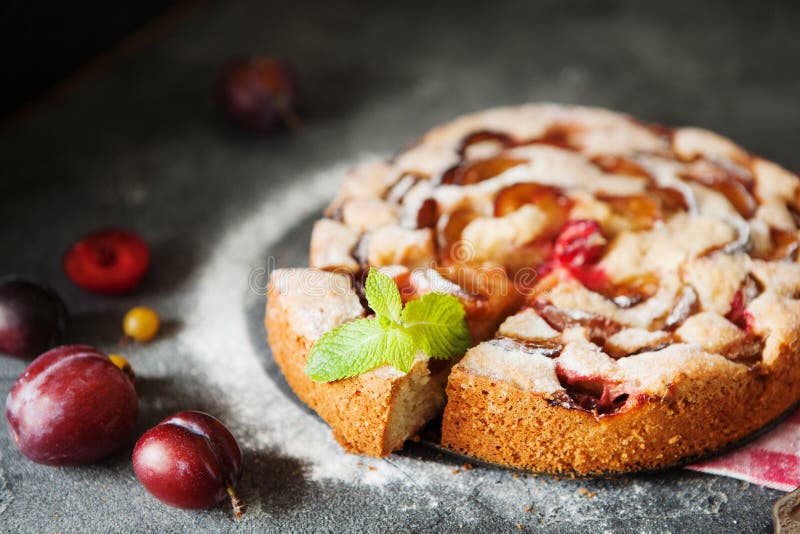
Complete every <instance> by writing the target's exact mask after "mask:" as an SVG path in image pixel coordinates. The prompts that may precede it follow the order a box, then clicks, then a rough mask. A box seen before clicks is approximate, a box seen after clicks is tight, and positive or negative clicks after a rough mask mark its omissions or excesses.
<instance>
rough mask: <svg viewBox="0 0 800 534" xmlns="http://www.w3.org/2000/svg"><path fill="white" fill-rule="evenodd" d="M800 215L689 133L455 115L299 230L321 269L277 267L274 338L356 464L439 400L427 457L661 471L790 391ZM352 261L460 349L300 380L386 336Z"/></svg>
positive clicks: (367, 170) (766, 172) (281, 360)
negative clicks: (318, 355) (347, 329)
mask: <svg viewBox="0 0 800 534" xmlns="http://www.w3.org/2000/svg"><path fill="white" fill-rule="evenodd" d="M798 209H800V179H798V177H797V176H796V175H794V174H792V173H790V172H788V171H786V170H785V169H783V168H781V167H779V166H778V165H775V164H773V163H770V162H767V161H765V160H763V159H761V158H759V157H757V156H754V155H752V154H749V153H748V152H746V151H745V150H743V149H742V148H740V147H738V146H737V145H736V144H735V143H733V142H732V141H730V140H728V139H725V138H723V137H721V136H718V135H716V134H713V133H711V132H708V131H705V130H701V129H697V128H677V129H669V128H666V127H663V126H659V125H655V126H654V125H647V124H643V123H640V122H638V121H636V120H634V119H631V118H630V117H627V116H624V115H620V114H616V113H612V112H609V111H605V110H600V109H591V108H579V107H565V106H556V105H529V106H522V107H518V108H501V109H496V110H489V111H485V112H482V113H477V114H474V115H469V116H466V117H462V118H460V119H457V120H455V121H453V122H452V123H449V124H446V125H444V126H441V127H438V128H436V129H434V130H432V131H431V132H429V133H428V134H426V135H425V136H424V137H423V138H422V139H421V140H420V141H419V142H418V143H416V144H414V145H413V146H411V147H410V148H408V149H407V150H405V151H404V152H402V153H400V154H398V155H397V156H396V157H394V158H393V159H392V160H391V161H389V162H380V163H375V162H370V163H368V164H364V165H363V166H361V167H359V168H357V169H355V170H354V171H353V172H351V174H350V175H348V177H347V179H346V180H345V183H344V184H343V186H342V188H341V190H340V192H339V194H338V196H337V197H336V199H335V200H334V201H333V203H332V204H331V206H330V207H329V208H328V210H327V211H326V214H327V217H326V218H324V219H322V220H321V221H319V222H318V223H317V225H316V226H315V228H314V232H313V234H312V241H311V252H310V263H311V266H312V267H314V268H317V269H321V270H322V272H318V271H317V272H312V271H308V270H303V269H296V270H279V271H276V273H275V274H274V275H273V279H272V282H271V286H270V295H269V300H268V307H267V319H266V324H267V328H268V331H269V337H270V343H271V345H272V348H273V354H274V356H275V359H276V361H277V362H278V364H279V365H280V366H281V368H282V369H283V371H284V373H285V374H286V376H287V379H288V380H289V383H290V385H291V386H292V387H293V388H294V390H295V391H296V392H297V394H298V395H299V396H300V397H301V398H302V399H303V400H304V401H306V402H307V403H308V404H309V405H310V406H312V407H313V408H314V409H315V410H317V412H318V413H320V415H322V417H323V418H324V419H325V420H326V421H328V422H329V423H330V424H331V426H332V427H333V429H334V435H335V437H336V438H337V439H338V440H339V442H340V443H342V444H343V446H344V447H345V448H346V449H347V450H350V451H355V452H360V453H365V454H373V455H384V454H388V453H389V452H391V451H392V450H396V449H397V448H399V447H401V446H402V443H403V441H404V440H405V439H407V438H408V437H410V436H411V435H413V434H414V433H415V432H417V431H418V430H419V429H420V428H421V427H422V426H423V425H424V424H425V423H426V421H428V420H430V419H431V418H433V417H435V416H436V415H438V414H439V413H441V411H442V410H443V422H442V444H443V445H445V446H446V447H449V448H451V449H453V450H456V451H458V452H460V453H464V454H467V455H472V456H475V457H478V458H481V459H484V460H487V461H490V462H494V463H499V464H503V465H511V466H515V467H521V468H527V469H534V470H541V471H555V472H572V473H581V474H585V473H606V472H624V471H635V470H640V469H654V468H659V467H665V466H669V465H674V464H677V463H680V462H684V461H687V460H688V459H690V458H693V457H695V456H698V455H703V454H708V453H711V452H714V451H716V450H719V449H720V448H722V447H725V446H726V445H729V444H731V443H733V442H735V441H737V440H739V439H741V438H744V437H745V436H747V435H748V434H750V433H752V432H754V431H756V430H758V429H759V428H761V427H763V426H764V425H765V424H767V423H768V422H770V421H772V420H774V419H775V418H776V417H778V416H779V415H780V414H781V413H783V412H784V411H786V410H788V409H789V408H790V407H791V406H793V405H794V404H795V403H796V402H798V400H800V361H798V360H800V355H799V354H798V350H797V347H798V346H800V338H799V336H800V334H798V332H800V300H798V296H800V265H798V263H797V259H798V257H797V256H798V244H799V243H800V233H799V228H800V226H799V225H800V216H798V213H800V211H798ZM369 269H380V271H381V272H382V273H383V274H385V275H387V277H388V278H389V279H391V280H392V281H393V283H394V284H396V286H397V291H398V293H399V295H400V296H399V297H398V304H397V305H398V306H403V305H404V306H411V307H413V306H414V305H413V303H414V302H417V301H420V302H421V300H422V299H425V298H426V297H427V296H431V295H438V297H435V298H440V297H445V296H451V297H455V299H456V300H457V302H458V303H459V304H460V307H461V309H462V310H463V314H464V320H465V321H466V325H467V327H468V330H469V333H470V337H471V339H472V341H471V345H472V346H471V348H469V350H467V351H466V354H465V355H464V356H463V357H461V355H460V354H455V353H454V352H451V353H450V356H453V359H450V360H444V361H443V362H440V363H437V364H436V365H432V364H430V358H431V356H430V354H427V353H425V351H424V350H420V351H419V352H417V353H415V355H414V357H413V361H411V360H406V361H405V363H404V364H401V363H399V362H398V363H397V365H395V364H394V363H392V358H394V357H395V355H393V354H386V355H385V357H381V358H378V359H377V360H375V361H374V362H372V363H374V365H372V366H370V367H369V369H368V370H366V371H365V372H363V373H360V374H356V375H352V377H351V378H347V379H344V380H332V381H329V382H324V383H320V382H315V381H313V380H311V379H310V378H309V377H308V376H307V375H306V374H305V369H306V365H307V359H308V354H309V352H313V350H315V349H313V348H312V347H315V346H317V345H316V344H317V343H318V340H319V339H320V338H323V337H324V336H325V335H326V334H327V333H328V332H330V331H333V330H335V329H337V328H341V327H342V325H348V324H352V323H357V324H362V323H359V321H364V320H367V321H369V320H371V319H372V318H373V314H376V317H378V320H379V321H383V323H382V324H383V327H385V328H389V327H391V325H392V324H393V323H392V321H388V322H387V320H384V319H380V316H381V312H380V311H379V310H376V309H374V307H373V306H372V304H371V303H370V302H369V299H368V298H366V297H367V295H366V294H365V292H364V291H359V288H360V285H359V283H358V280H359V279H361V278H360V277H363V273H366V272H368V270H369ZM312 280H313V281H312ZM354 280H355V281H356V283H354V282H353V281H354ZM331 284H332V285H333V286H338V287H340V289H342V290H340V291H333V290H331V289H330V288H329V286H330V285H331ZM310 289H313V290H314V291H313V293H314V294H315V295H316V296H315V297H314V298H310V297H309V295H308V294H307V293H308V292H309V290H310ZM359 293H360V297H361V298H359ZM398 313H401V312H399V311H398ZM398 321H399V322H397V323H396V324H398V325H400V328H406V327H407V324H406V323H404V322H403V321H402V320H398ZM353 328H354V327H353ZM397 335H398V336H399V335H400V334H397ZM423 345H424V344H423ZM423 345H420V346H423ZM409 346H411V345H409ZM342 350H343V351H344V350H345V349H344V348H343V349H342ZM387 350H389V352H391V350H393V349H387ZM404 350H405V349H404ZM387 362H388V365H381V364H383V363H387ZM376 366H377V367H376ZM398 366H399V367H398ZM398 369H400V370H398ZM348 376H350V375H348ZM445 386H446V388H447V389H446V395H445V391H444V388H445Z"/></svg>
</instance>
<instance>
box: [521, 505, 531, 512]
mask: <svg viewBox="0 0 800 534" xmlns="http://www.w3.org/2000/svg"><path fill="white" fill-rule="evenodd" d="M522 510H523V511H525V512H530V511H531V507H530V506H523V507H522Z"/></svg>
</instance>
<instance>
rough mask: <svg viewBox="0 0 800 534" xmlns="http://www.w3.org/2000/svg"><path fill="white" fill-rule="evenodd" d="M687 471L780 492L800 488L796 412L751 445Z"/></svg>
mask: <svg viewBox="0 0 800 534" xmlns="http://www.w3.org/2000/svg"><path fill="white" fill-rule="evenodd" d="M687 469H691V470H692V471H701V472H703V473H712V474H715V475H723V476H728V477H733V478H738V479H740V480H746V481H748V482H752V483H754V484H759V485H761V486H767V487H769V488H775V489H779V490H783V491H792V490H794V489H796V488H797V487H798V486H800V409H798V410H796V411H795V412H794V413H793V414H792V415H790V416H789V417H787V418H786V419H785V420H784V421H783V422H781V423H780V424H779V425H778V426H777V427H776V428H775V429H773V430H771V431H770V432H768V433H767V434H764V435H763V436H761V437H760V438H758V439H757V440H755V441H753V442H752V443H748V444H747V445H745V446H743V447H741V448H739V449H736V450H734V451H732V452H729V453H727V454H724V455H722V456H719V457H717V458H712V459H710V460H708V461H705V462H700V463H697V464H693V465H690V466H687Z"/></svg>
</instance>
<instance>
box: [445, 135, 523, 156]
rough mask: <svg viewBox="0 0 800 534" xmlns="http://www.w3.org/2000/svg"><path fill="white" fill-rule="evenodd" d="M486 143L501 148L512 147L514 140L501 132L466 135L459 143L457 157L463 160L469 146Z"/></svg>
mask: <svg viewBox="0 0 800 534" xmlns="http://www.w3.org/2000/svg"><path fill="white" fill-rule="evenodd" d="M487 141H493V142H496V143H498V144H499V145H501V146H503V147H510V146H513V145H514V140H513V139H512V138H511V136H510V135H508V134H505V133H502V132H493V131H491V130H479V131H477V132H472V133H471V134H469V135H467V136H466V137H465V138H464V139H463V140H462V141H461V146H460V147H459V149H458V155H459V156H461V157H462V158H463V157H464V156H465V155H466V153H467V149H468V148H469V147H470V146H471V145H475V144H478V143H485V142H487Z"/></svg>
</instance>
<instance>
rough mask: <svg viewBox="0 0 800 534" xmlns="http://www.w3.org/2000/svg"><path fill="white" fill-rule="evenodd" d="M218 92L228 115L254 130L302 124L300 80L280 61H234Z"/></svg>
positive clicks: (221, 79) (228, 68) (226, 70)
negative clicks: (299, 111) (299, 108)
mask: <svg viewBox="0 0 800 534" xmlns="http://www.w3.org/2000/svg"><path fill="white" fill-rule="evenodd" d="M218 91H219V100H220V104H221V105H222V107H223V108H224V109H225V111H226V113H227V114H228V115H229V116H230V117H231V118H232V119H233V120H235V121H236V122H238V123H240V124H242V125H244V126H247V127H248V128H250V129H252V130H255V131H261V132H267V131H270V130H273V129H275V128H276V127H278V126H279V125H281V124H286V125H288V126H291V127H295V126H298V125H299V119H298V117H297V108H298V105H299V101H300V98H299V95H298V85H297V79H296V77H295V75H294V73H293V71H292V70H291V69H290V68H289V66H288V65H287V64H286V63H284V62H283V61H281V60H278V59H275V58H269V57H253V58H249V59H237V60H234V61H232V62H231V63H230V64H229V65H228V66H227V68H226V69H225V70H224V71H223V73H222V75H221V76H220V80H219V88H218Z"/></svg>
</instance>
